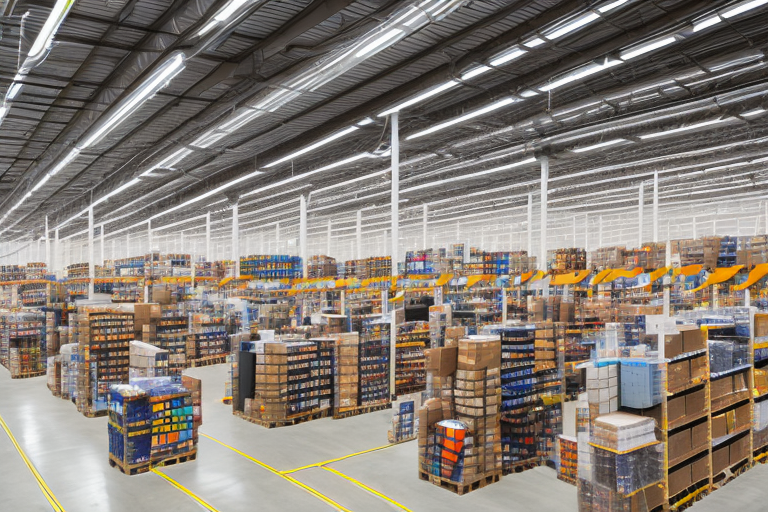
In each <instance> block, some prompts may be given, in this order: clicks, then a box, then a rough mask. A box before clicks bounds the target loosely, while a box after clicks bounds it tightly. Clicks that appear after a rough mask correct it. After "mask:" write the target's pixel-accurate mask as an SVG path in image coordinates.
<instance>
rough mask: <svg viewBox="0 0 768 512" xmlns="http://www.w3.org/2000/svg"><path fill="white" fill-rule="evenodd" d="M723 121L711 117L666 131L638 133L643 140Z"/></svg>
mask: <svg viewBox="0 0 768 512" xmlns="http://www.w3.org/2000/svg"><path fill="white" fill-rule="evenodd" d="M723 121H725V119H711V120H709V121H704V122H701V123H696V124H692V125H689V126H681V127H680V128H675V129H673V130H666V131H663V132H655V133H648V134H645V135H640V136H639V137H640V138H641V139H643V140H645V139H655V138H658V137H664V136H667V135H673V134H675V133H680V132H686V131H688V130H695V129H696V128H703V127H705V126H710V125H713V124H717V123H722V122H723Z"/></svg>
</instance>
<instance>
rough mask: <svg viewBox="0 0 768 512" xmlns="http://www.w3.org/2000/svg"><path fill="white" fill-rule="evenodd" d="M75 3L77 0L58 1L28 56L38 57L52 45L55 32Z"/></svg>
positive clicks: (30, 57) (31, 57)
mask: <svg viewBox="0 0 768 512" xmlns="http://www.w3.org/2000/svg"><path fill="white" fill-rule="evenodd" d="M74 4H75V0H57V1H56V4H55V5H54V6H53V9H51V13H50V14H49V15H48V19H47V20H45V24H43V28H41V29H40V33H39V34H38V35H37V38H36V39H35V42H34V43H32V47H31V48H30V49H29V54H28V56H27V58H29V59H37V58H39V57H40V56H41V55H42V54H43V52H44V51H45V50H46V49H48V48H49V47H50V46H51V42H52V40H53V36H54V34H55V33H56V31H57V30H58V29H59V26H60V25H61V23H62V22H63V21H64V18H65V17H66V16H67V13H69V10H70V9H71V8H72V6H73V5H74Z"/></svg>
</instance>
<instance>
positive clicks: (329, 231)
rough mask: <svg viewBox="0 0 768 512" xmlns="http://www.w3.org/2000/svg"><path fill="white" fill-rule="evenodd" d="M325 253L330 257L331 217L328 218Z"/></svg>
mask: <svg viewBox="0 0 768 512" xmlns="http://www.w3.org/2000/svg"><path fill="white" fill-rule="evenodd" d="M325 255H326V256H328V257H329V258H330V257H331V219H328V233H327V238H326V240H325Z"/></svg>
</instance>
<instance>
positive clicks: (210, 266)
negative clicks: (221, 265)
mask: <svg viewBox="0 0 768 512" xmlns="http://www.w3.org/2000/svg"><path fill="white" fill-rule="evenodd" d="M195 277H211V278H214V279H219V278H221V276H220V275H219V273H218V272H217V269H216V265H215V264H214V263H211V262H210V261H196V262H195Z"/></svg>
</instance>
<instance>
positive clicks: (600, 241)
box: [597, 214, 603, 249]
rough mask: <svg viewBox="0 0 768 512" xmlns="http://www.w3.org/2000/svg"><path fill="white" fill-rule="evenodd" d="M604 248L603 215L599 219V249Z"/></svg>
mask: <svg viewBox="0 0 768 512" xmlns="http://www.w3.org/2000/svg"><path fill="white" fill-rule="evenodd" d="M602 247H603V214H600V216H599V217H598V218H597V248H598V249H602Z"/></svg>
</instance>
